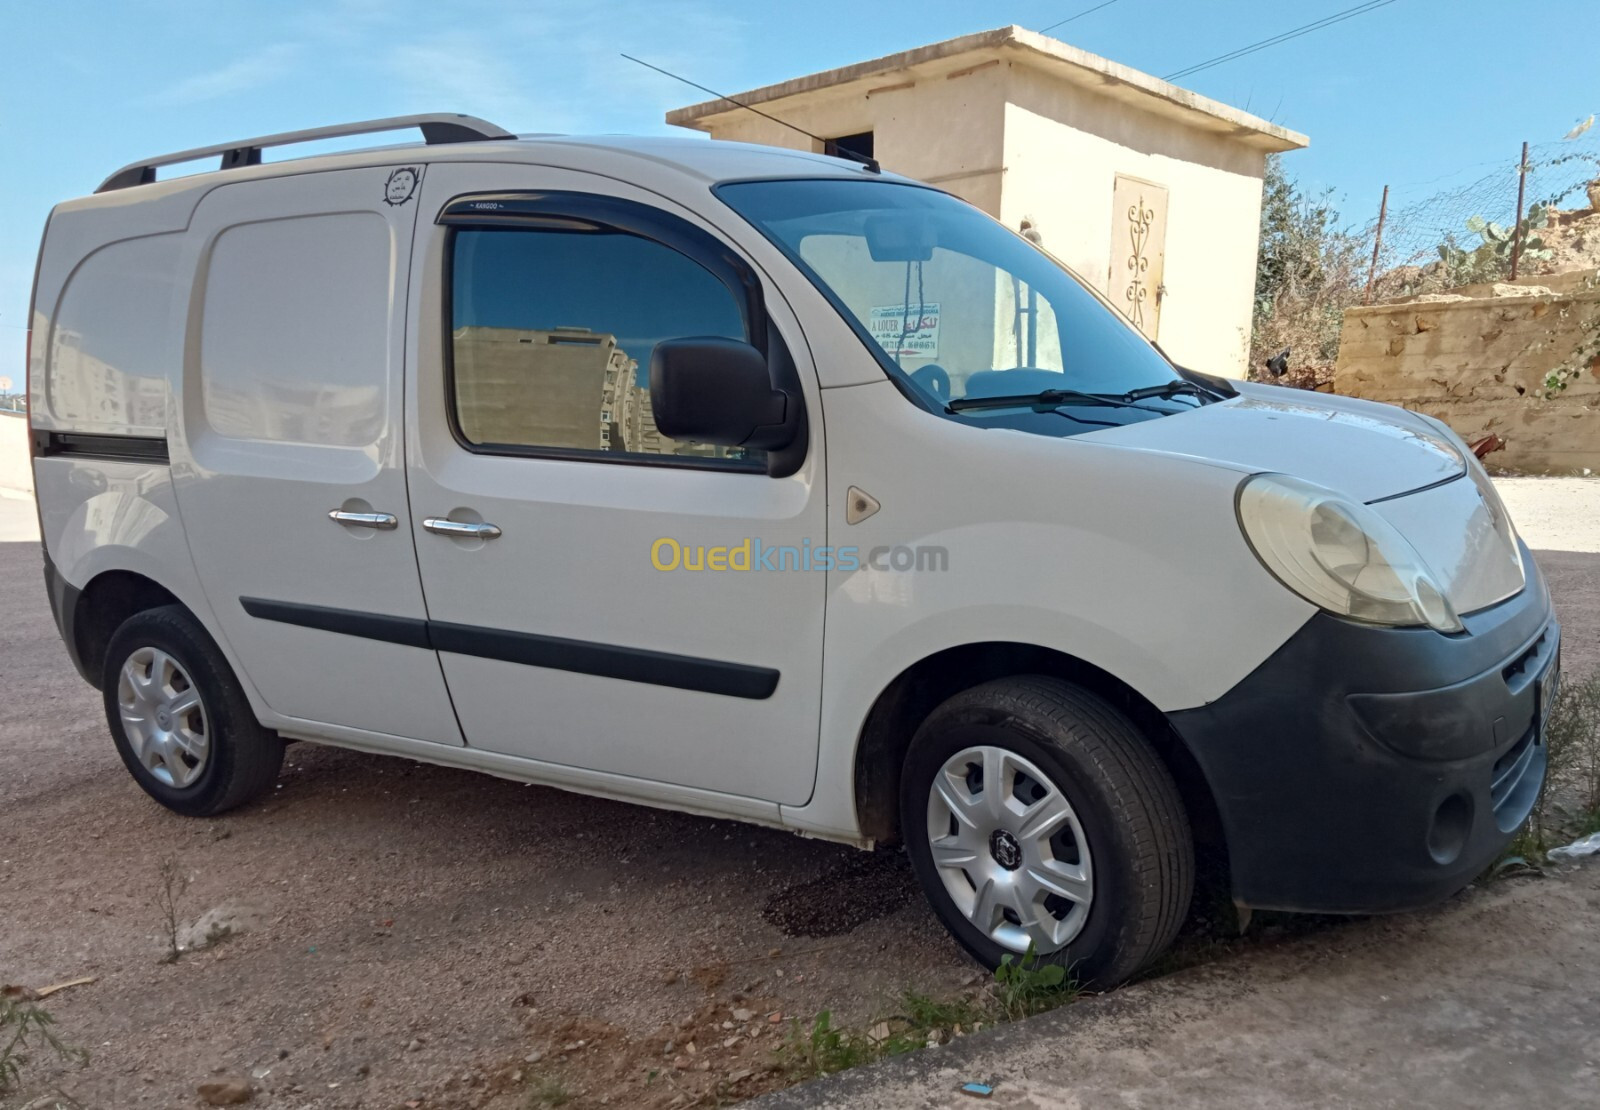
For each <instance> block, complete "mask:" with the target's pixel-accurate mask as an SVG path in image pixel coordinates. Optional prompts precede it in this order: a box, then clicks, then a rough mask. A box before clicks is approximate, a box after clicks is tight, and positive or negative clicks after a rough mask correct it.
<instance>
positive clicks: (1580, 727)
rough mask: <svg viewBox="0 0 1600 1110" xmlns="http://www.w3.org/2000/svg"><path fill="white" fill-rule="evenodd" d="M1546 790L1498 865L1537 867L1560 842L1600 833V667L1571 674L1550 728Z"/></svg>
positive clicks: (1500, 869) (1547, 730)
mask: <svg viewBox="0 0 1600 1110" xmlns="http://www.w3.org/2000/svg"><path fill="white" fill-rule="evenodd" d="M1544 739H1545V757H1546V759H1547V760H1548V767H1547V770H1546V772H1545V785H1544V790H1543V791H1542V792H1541V793H1540V795H1539V800H1538V802H1537V803H1535V805H1534V807H1533V813H1532V814H1531V815H1530V816H1529V817H1528V820H1527V823H1526V824H1524V825H1523V826H1522V828H1521V829H1519V830H1518V831H1517V835H1516V838H1515V839H1514V840H1512V842H1511V844H1510V845H1509V846H1508V847H1507V848H1506V852H1505V855H1504V856H1503V857H1502V858H1501V861H1500V863H1499V864H1497V865H1496V871H1497V872H1500V871H1503V870H1504V869H1505V865H1506V862H1507V861H1508V860H1511V861H1522V862H1526V863H1528V864H1529V865H1530V866H1536V865H1537V864H1538V863H1539V862H1541V861H1542V860H1543V859H1544V853H1545V852H1547V851H1549V850H1550V849H1551V848H1553V847H1555V846H1557V845H1558V844H1562V843H1565V842H1567V841H1569V840H1572V839H1575V838H1577V837H1579V836H1584V835H1587V834H1588V833H1591V832H1597V831H1600V671H1594V672H1592V673H1590V674H1587V675H1584V676H1581V677H1579V676H1574V675H1567V676H1566V677H1565V679H1564V680H1563V683H1562V687H1561V693H1560V694H1559V695H1557V697H1556V703H1555V706H1554V707H1553V708H1552V709H1551V711H1550V721H1549V724H1548V725H1546V726H1545V738H1544Z"/></svg>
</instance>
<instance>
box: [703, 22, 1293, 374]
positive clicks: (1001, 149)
mask: <svg viewBox="0 0 1600 1110" xmlns="http://www.w3.org/2000/svg"><path fill="white" fill-rule="evenodd" d="M957 62H959V64H957ZM761 107H762V110H763V111H766V112H771V113H772V114H775V115H779V116H781V117H782V118H783V119H785V120H788V121H790V122H792V123H793V124H795V125H796V126H798V127H801V128H804V129H805V130H807V131H810V132H812V133H814V134H817V135H824V136H838V135H848V134H854V133H857V132H861V131H869V130H870V131H872V132H873V141H874V153H875V154H876V156H877V158H878V160H879V161H880V162H881V163H882V164H883V166H884V168H885V169H889V170H893V171H894V172H896V173H901V174H905V175H907V176H909V177H915V178H918V179H920V180H923V181H927V182H929V183H931V184H936V185H938V186H939V187H940V188H943V189H945V190H947V191H949V192H952V193H954V194H956V195H957V196H960V197H963V198H965V199H966V200H969V201H971V202H972V203H974V204H976V205H977V206H978V207H980V208H982V209H983V210H984V211H986V212H988V213H989V214H990V215H992V216H995V217H996V218H998V219H1000V220H1001V221H1003V222H1004V223H1006V224H1007V225H1008V226H1010V227H1012V228H1018V227H1019V226H1020V224H1021V221H1022V220H1023V218H1024V217H1027V218H1030V219H1032V220H1033V221H1035V223H1036V224H1037V226H1038V227H1039V228H1040V230H1041V232H1042V234H1043V242H1044V246H1045V247H1046V248H1047V249H1048V250H1050V251H1051V253H1053V254H1055V255H1057V256H1058V257H1060V258H1061V259H1062V260H1063V261H1064V262H1066V263H1067V264H1068V265H1070V266H1071V267H1072V268H1073V269H1074V270H1076V271H1077V272H1078V273H1079V274H1080V276H1082V277H1083V278H1084V279H1085V280H1087V281H1089V282H1091V283H1093V284H1094V285H1095V286H1096V288H1098V289H1100V290H1101V291H1102V292H1105V293H1108V295H1109V294H1110V293H1111V292H1112V290H1110V289H1109V288H1108V281H1107V278H1108V274H1109V271H1110V265H1111V256H1112V236H1113V213H1112V207H1113V205H1112V189H1113V183H1114V179H1115V177H1116V176H1117V175H1118V174H1123V175H1127V176H1132V177H1139V178H1143V179H1145V180H1148V181H1152V182H1155V183H1156V184H1159V185H1162V186H1165V187H1166V188H1167V190H1168V191H1169V195H1170V204H1169V208H1168V214H1167V237H1166V274H1165V283H1166V286H1167V296H1166V297H1165V298H1164V300H1163V302H1162V306H1161V325H1160V333H1159V335H1158V336H1157V338H1158V340H1159V341H1160V343H1161V345H1162V347H1163V348H1165V349H1166V350H1167V351H1168V353H1170V354H1171V355H1172V356H1173V357H1174V358H1175V359H1177V360H1178V361H1179V362H1181V363H1183V364H1185V365H1188V366H1192V367H1194V368H1195V369H1197V370H1204V371H1208V372H1211V373H1219V374H1227V375H1231V376H1236V377H1237V376H1241V375H1243V373H1244V371H1245V360H1246V357H1247V354H1248V350H1249V338H1250V306H1251V298H1252V297H1253V295H1254V289H1255V264H1256V249H1257V242H1258V233H1259V225H1260V214H1261V177H1262V172H1263V169H1264V166H1265V158H1266V155H1265V151H1264V149H1263V148H1261V147H1260V146H1256V145H1249V144H1246V143H1242V142H1239V141H1237V140H1236V139H1235V138H1233V137H1231V136H1230V135H1229V134H1228V133H1227V132H1224V131H1216V130H1201V129H1198V128H1196V127H1192V126H1188V125H1186V124H1185V123H1183V122H1181V121H1180V120H1177V119H1174V118H1172V117H1170V116H1164V115H1157V114H1155V113H1154V112H1150V111H1144V110H1141V109H1139V108H1138V107H1135V106H1133V105H1131V104H1129V103H1127V102H1122V101H1117V100H1113V99H1111V98H1109V97H1107V96H1104V95H1100V94H1098V93H1096V92H1095V91H1093V90H1092V89H1090V88H1086V87H1084V86H1082V85H1077V84H1069V83H1067V82H1064V81H1061V80H1058V79H1056V78H1054V77H1053V76H1052V75H1050V74H1049V73H1046V72H1043V71H1041V70H1039V69H1036V68H1034V67H1032V66H1030V65H1026V64H1023V63H1021V62H1020V61H1017V60H1016V58H1015V56H1013V55H1010V54H1008V53H1006V52H1004V51H1000V50H994V51H990V52H987V53H975V54H969V55H968V56H966V57H964V58H961V59H955V60H952V61H951V62H949V63H947V64H946V65H945V67H944V69H943V70H942V71H934V72H931V73H930V72H924V71H922V70H919V71H918V72H917V73H916V74H915V75H914V77H913V75H911V74H909V73H908V74H904V75H898V74H894V73H888V74H881V75H878V76H875V77H869V78H864V79H861V80H857V81H851V82H847V83H845V84H827V85H822V86H821V87H818V88H815V89H810V90H807V91H803V92H798V93H795V94H794V95H790V96H785V97H783V98H782V99H781V100H776V101H769V102H766V103H763V104H762V106H761ZM694 125H695V126H697V127H703V128H705V129H707V130H709V131H710V132H711V134H712V136H713V137H714V138H717V139H733V140H738V141H743V142H757V143H767V144H770V145H774V146H784V147H790V148H796V149H806V150H814V149H820V144H818V143H814V142H812V141H811V140H810V139H808V138H806V137H805V136H804V135H801V134H798V133H797V132H795V131H792V130H790V129H789V128H786V127H784V126H783V125H781V124H779V123H776V122H773V121H771V120H767V119H763V118H762V117H761V116H758V115H757V114H755V113H754V112H748V111H733V112H728V113H725V114H718V115H714V116H710V117H707V118H706V119H704V120H701V121H697V122H696V123H695V124H694ZM1118 230H1119V232H1120V229H1118Z"/></svg>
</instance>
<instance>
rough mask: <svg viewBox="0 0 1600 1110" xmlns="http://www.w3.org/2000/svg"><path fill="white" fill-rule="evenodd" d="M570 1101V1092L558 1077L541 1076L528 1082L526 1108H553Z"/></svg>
mask: <svg viewBox="0 0 1600 1110" xmlns="http://www.w3.org/2000/svg"><path fill="white" fill-rule="evenodd" d="M571 1101H572V1092H570V1091H568V1090H567V1088H566V1086H565V1084H563V1083H562V1082H561V1080H559V1079H555V1078H552V1077H550V1076H543V1077H540V1078H538V1079H535V1080H534V1081H533V1082H532V1083H529V1084H528V1098H527V1102H526V1103H525V1105H526V1106H527V1108H528V1110H555V1107H558V1106H565V1105H566V1104H567V1103H569V1102H571Z"/></svg>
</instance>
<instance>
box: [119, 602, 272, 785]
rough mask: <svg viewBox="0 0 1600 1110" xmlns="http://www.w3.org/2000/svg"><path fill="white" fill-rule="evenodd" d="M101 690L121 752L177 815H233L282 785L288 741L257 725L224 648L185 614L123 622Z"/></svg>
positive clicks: (172, 608)
mask: <svg viewBox="0 0 1600 1110" xmlns="http://www.w3.org/2000/svg"><path fill="white" fill-rule="evenodd" d="M100 689H101V691H102V692H103V694H104V698H105V707H106V722H107V723H108V724H109V725H110V726H111V736H112V739H113V740H114V741H115V743H116V746H117V754H118V755H120V756H121V757H122V762H123V763H124V764H125V765H126V766H127V768H128V772H129V773H130V774H131V775H133V777H134V781H136V782H137V783H138V784H139V785H140V786H142V787H143V788H144V790H145V793H147V794H149V795H150V796H151V797H152V798H154V799H155V800H156V801H158V802H160V803H161V804H162V805H164V806H166V807H167V808H168V809H170V810H172V811H173V812H175V813H181V814H183V815H184V816H186V817H211V816H214V815H216V814H219V813H225V812H226V811H228V810H230V809H235V808H237V807H239V806H241V805H244V804H245V803H246V802H248V801H250V800H251V799H253V798H255V797H257V796H259V795H260V794H262V793H263V792H264V791H266V790H268V789H269V788H270V787H271V786H272V784H273V782H274V780H276V779H277V777H278V770H279V768H280V767H281V766H282V765H283V741H282V740H281V739H279V737H278V734H277V733H275V732H273V731H272V730H271V729H266V728H263V727H262V726H261V724H260V722H258V721H257V720H256V717H255V713H254V712H253V711H252V710H251V708H250V702H249V700H248V699H246V697H245V695H244V690H243V689H241V688H240V686H239V680H238V679H236V678H235V677H234V675H233V671H232V669H231V668H230V667H229V666H228V664H227V661H226V660H224V659H223V657H222V652H221V650H220V649H219V648H218V647H217V645H216V642H215V641H214V640H212V639H211V637H210V635H208V634H207V632H206V630H205V629H204V628H203V627H201V625H200V624H199V622H198V621H196V620H195V619H194V617H193V616H191V615H190V614H189V612H188V611H187V610H185V609H184V608H183V607H182V606H178V605H168V606H164V607H162V608H160V609H147V610H145V611H144V612H142V613H135V614H134V615H133V616H131V617H129V618H128V619H127V620H126V621H124V622H123V624H122V626H121V627H120V628H118V629H117V631H116V632H115V633H114V634H113V635H112V637H111V642H110V644H109V645H108V646H107V648H106V659H105V668H104V670H103V671H102V675H101V683H100Z"/></svg>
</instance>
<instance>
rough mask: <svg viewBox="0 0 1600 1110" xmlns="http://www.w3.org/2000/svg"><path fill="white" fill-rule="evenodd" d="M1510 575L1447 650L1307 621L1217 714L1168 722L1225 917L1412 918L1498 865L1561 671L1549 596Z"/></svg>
mask: <svg viewBox="0 0 1600 1110" xmlns="http://www.w3.org/2000/svg"><path fill="white" fill-rule="evenodd" d="M1523 559H1524V565H1525V566H1527V567H1528V582H1527V585H1526V586H1525V587H1524V589H1523V590H1522V592H1521V593H1519V594H1518V595H1517V596H1516V597H1514V598H1511V599H1509V600H1507V601H1504V602H1501V603H1500V604H1498V605H1495V606H1493V607H1491V608H1489V609H1485V610H1482V611H1481V612H1478V613H1474V614H1472V615H1471V616H1468V617H1464V618H1462V623H1463V624H1465V625H1466V632H1464V633H1462V634H1458V635H1454V636H1443V635H1440V634H1439V633H1437V632H1434V631H1432V630H1431V629H1426V628H1421V629H1410V628H1406V629H1396V628H1378V627H1374V626H1371V625H1363V624H1358V623H1356V622H1353V621H1348V620H1343V619H1341V618H1338V617H1334V616H1331V615H1329V614H1326V613H1319V614H1317V615H1316V616H1315V617H1313V618H1312V619H1311V620H1310V621H1308V622H1307V623H1306V625H1305V626H1304V627H1303V628H1302V629H1301V630H1300V631H1299V632H1297V633H1296V634H1295V635H1294V636H1293V637H1291V638H1290V640H1289V641H1288V642H1287V643H1285V644H1284V645H1283V647H1281V648H1280V649H1279V650H1278V651H1277V652H1275V653H1274V654H1273V656H1272V657H1271V658H1270V659H1268V660H1267V661H1266V662H1265V663H1263V664H1262V665H1261V666H1260V667H1259V668H1257V669H1256V670H1255V671H1254V672H1253V673H1252V674H1251V675H1249V676H1248V677H1247V678H1245V679H1244V681H1242V682H1240V683H1239V685H1238V686H1236V687H1234V688H1233V689H1232V690H1230V691H1229V692H1228V693H1227V694H1226V695H1224V696H1223V697H1222V698H1220V699H1219V700H1217V701H1215V702H1213V703H1211V704H1210V705H1207V706H1204V707H1201V708H1199V709H1190V710H1184V711H1182V712H1177V713H1173V714H1170V715H1169V716H1170V720H1171V722H1172V725H1173V727H1174V728H1175V729H1176V730H1177V732H1178V734H1179V736H1180V737H1182V739H1183V740H1184V742H1185V743H1186V744H1187V746H1188V747H1189V749H1190V751H1191V752H1192V753H1193V755H1194V757H1195V759H1196V760H1197V761H1198V762H1199V764H1200V767H1201V769H1202V770H1203V772H1204V773H1205V775H1206V778H1207V780H1208V782H1209V783H1210V786H1211V789H1212V794H1213V796H1214V797H1215V799H1216V802H1217V808H1218V810H1219V813H1220V816H1221V819H1222V825H1223V829H1224V832H1225V834H1226V836H1227V842H1228V855H1229V862H1230V867H1231V871H1232V879H1233V888H1234V897H1235V898H1236V899H1237V900H1238V901H1239V902H1241V903H1243V904H1244V905H1247V906H1251V907H1254V908H1257V909H1279V910H1295V911H1302V912H1315V913H1379V912H1385V911H1391V910H1403V909H1411V908H1415V907H1418V906H1423V905H1427V904H1430V903H1433V902H1437V901H1440V900H1442V899H1444V898H1447V897H1449V896H1450V895H1451V894H1454V893H1455V892H1456V891H1458V890H1460V889H1461V888H1462V887H1464V886H1465V885H1466V884H1467V883H1469V882H1471V881H1472V880H1473V879H1474V878H1475V877H1476V876H1477V875H1479V874H1480V873H1481V872H1482V871H1483V869H1484V868H1485V867H1487V866H1488V865H1489V864H1490V863H1492V862H1493V861H1494V859H1495V858H1496V857H1497V856H1498V855H1499V854H1500V852H1501V851H1503V850H1504V848H1505V845H1506V844H1507V843H1508V842H1509V841H1510V839H1511V836H1512V834H1513V833H1514V832H1515V831H1516V829H1517V828H1518V826H1520V825H1521V824H1522V823H1523V821H1524V820H1526V818H1527V816H1528V814H1529V812H1530V811H1531V810H1532V808H1533V805H1534V802H1535V801H1536V800H1537V799H1538V795H1539V789H1540V787H1541V785H1542V784H1543V781H1544V771H1545V749H1544V743H1543V728H1544V721H1545V717H1546V714H1547V713H1548V710H1549V704H1550V701H1551V699H1552V698H1553V695H1554V689H1555V683H1556V680H1557V678H1558V676H1559V673H1560V671H1559V668H1560V643H1561V630H1560V626H1559V625H1558V624H1557V623H1556V620H1555V617H1554V613H1553V612H1552V609H1551V605H1550V595H1549V591H1548V590H1547V589H1546V587H1545V584H1544V579H1543V576H1541V575H1540V574H1539V571H1538V569H1537V567H1535V565H1534V563H1533V557H1532V555H1531V554H1529V553H1528V551H1527V549H1526V547H1524V548H1523Z"/></svg>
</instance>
